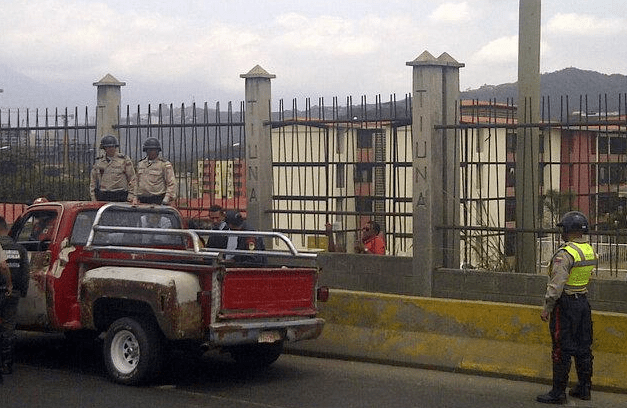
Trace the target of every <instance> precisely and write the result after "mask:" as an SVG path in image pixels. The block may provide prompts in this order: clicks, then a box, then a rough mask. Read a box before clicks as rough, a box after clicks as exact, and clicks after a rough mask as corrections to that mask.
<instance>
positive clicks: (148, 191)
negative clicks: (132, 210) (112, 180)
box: [134, 137, 176, 205]
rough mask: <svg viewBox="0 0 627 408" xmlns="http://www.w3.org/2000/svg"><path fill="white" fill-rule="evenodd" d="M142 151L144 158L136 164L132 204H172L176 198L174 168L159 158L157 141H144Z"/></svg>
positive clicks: (151, 139) (152, 139)
mask: <svg viewBox="0 0 627 408" xmlns="http://www.w3.org/2000/svg"><path fill="white" fill-rule="evenodd" d="M143 150H144V152H146V157H144V158H143V159H142V160H140V161H139V163H137V175H138V177H137V178H138V180H137V193H136V200H135V201H134V203H137V202H141V203H149V204H166V205H167V204H172V203H173V201H174V199H175V198H176V179H175V177H174V168H173V167H172V163H170V162H169V161H167V160H165V159H164V158H162V157H160V156H159V152H161V143H159V139H157V138H156V137H149V138H148V139H146V141H145V142H144V146H143Z"/></svg>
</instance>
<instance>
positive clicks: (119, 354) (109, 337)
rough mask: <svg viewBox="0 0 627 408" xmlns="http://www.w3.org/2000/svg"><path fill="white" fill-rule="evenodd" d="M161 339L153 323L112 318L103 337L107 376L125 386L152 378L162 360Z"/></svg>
mask: <svg viewBox="0 0 627 408" xmlns="http://www.w3.org/2000/svg"><path fill="white" fill-rule="evenodd" d="M163 343H164V342H163V340H162V337H161V333H159V330H158V328H157V327H156V325H155V324H154V323H151V322H138V321H137V320H135V319H134V318H130V317H123V318H121V319H118V320H116V321H114V322H113V323H112V324H111V326H109V329H108V330H107V333H106V335H105V338H104V345H103V351H104V360H105V366H106V368H107V372H108V373H109V376H110V377H111V379H112V380H113V381H115V382H117V383H120V384H125V385H140V384H145V383H147V382H149V381H150V380H152V379H153V378H154V377H155V376H156V375H157V374H158V373H159V371H160V370H161V365H162V363H163V359H162V351H163Z"/></svg>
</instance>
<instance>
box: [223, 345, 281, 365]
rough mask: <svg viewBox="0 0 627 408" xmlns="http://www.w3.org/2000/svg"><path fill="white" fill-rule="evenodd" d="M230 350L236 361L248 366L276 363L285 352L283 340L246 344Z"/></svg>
mask: <svg viewBox="0 0 627 408" xmlns="http://www.w3.org/2000/svg"><path fill="white" fill-rule="evenodd" d="M229 352H230V353H231V357H232V358H233V360H235V362H236V363H237V364H238V365H240V366H243V367H246V368H263V367H267V366H269V365H270V364H272V363H274V362H275V361H276V360H277V359H278V358H279V357H280V356H281V353H283V342H281V341H278V342H276V343H258V344H245V345H241V346H235V347H232V348H231V349H230V350H229Z"/></svg>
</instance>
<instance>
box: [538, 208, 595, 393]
mask: <svg viewBox="0 0 627 408" xmlns="http://www.w3.org/2000/svg"><path fill="white" fill-rule="evenodd" d="M557 226H558V227H560V228H561V230H562V231H561V232H562V239H563V240H564V242H565V244H564V245H562V246H560V247H559V249H558V250H557V252H556V253H555V254H554V255H553V258H552V259H551V263H550V265H549V282H548V284H547V288H546V294H545V301H544V308H543V309H542V313H541V314H540V317H541V318H542V320H543V321H545V322H546V321H549V330H550V332H551V340H552V343H553V350H552V353H551V357H552V360H553V388H552V389H551V391H549V392H548V393H547V394H542V395H538V397H537V398H536V400H537V401H538V402H542V403H546V404H564V403H566V393H565V391H566V387H567V386H568V374H569V371H570V365H571V360H572V358H573V357H574V358H575V368H576V369H577V380H578V382H577V385H576V386H575V387H574V388H572V389H571V390H570V392H569V395H570V396H572V397H576V398H579V399H582V400H589V399H590V387H591V385H592V315H591V311H590V303H589V302H588V297H587V293H588V288H587V285H588V282H589V281H590V274H591V273H592V271H593V270H594V268H595V267H596V266H597V263H598V260H597V255H596V253H595V252H594V248H592V245H590V243H589V241H588V239H587V238H586V237H584V234H587V233H588V219H587V218H586V216H585V215H583V214H582V213H581V212H579V211H570V212H567V213H566V214H564V216H563V217H562V220H561V221H560V222H559V223H558V224H557Z"/></svg>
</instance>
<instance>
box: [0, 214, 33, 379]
mask: <svg viewBox="0 0 627 408" xmlns="http://www.w3.org/2000/svg"><path fill="white" fill-rule="evenodd" d="M0 248H2V250H3V251H4V252H5V255H6V265H7V267H8V268H9V271H10V279H9V280H8V281H7V276H0V287H1V289H0V373H2V374H11V373H12V372H13V350H14V348H15V324H16V321H15V318H16V314H17V304H18V302H19V300H20V296H21V297H26V292H27V291H28V279H29V264H28V252H27V251H26V248H24V247H23V246H22V245H20V244H18V243H16V242H15V241H14V240H13V238H11V237H10V236H9V228H8V226H7V223H6V220H5V219H4V218H3V217H0Z"/></svg>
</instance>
